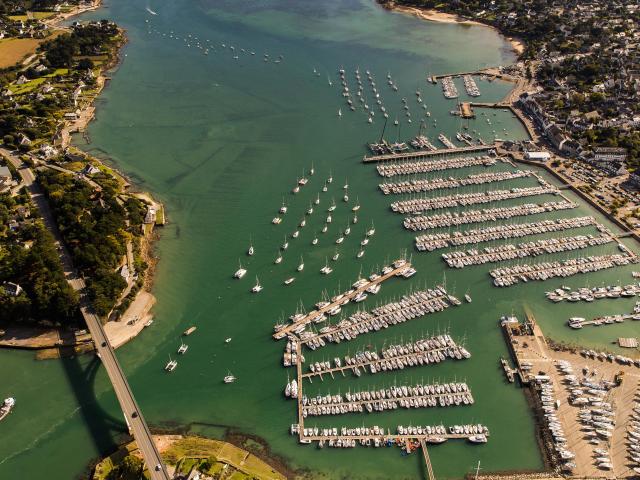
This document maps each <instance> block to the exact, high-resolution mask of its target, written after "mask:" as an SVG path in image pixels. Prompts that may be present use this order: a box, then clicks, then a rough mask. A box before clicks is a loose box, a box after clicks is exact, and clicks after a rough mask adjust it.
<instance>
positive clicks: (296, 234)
mask: <svg viewBox="0 0 640 480" xmlns="http://www.w3.org/2000/svg"><path fill="white" fill-rule="evenodd" d="M298 235H300V232H299V231H298V230H296V231H295V232H293V233H292V234H291V236H292V237H293V238H298Z"/></svg>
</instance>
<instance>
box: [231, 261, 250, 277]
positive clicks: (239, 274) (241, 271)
mask: <svg viewBox="0 0 640 480" xmlns="http://www.w3.org/2000/svg"><path fill="white" fill-rule="evenodd" d="M238 264H239V268H238V270H236V273H234V274H233V276H234V278H237V279H240V278H242V277H244V275H245V274H246V273H247V270H246V269H244V268H242V263H241V262H240V261H238Z"/></svg>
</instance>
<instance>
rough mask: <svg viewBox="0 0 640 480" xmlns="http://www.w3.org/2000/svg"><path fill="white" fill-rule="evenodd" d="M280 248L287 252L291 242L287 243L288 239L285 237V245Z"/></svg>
mask: <svg viewBox="0 0 640 480" xmlns="http://www.w3.org/2000/svg"><path fill="white" fill-rule="evenodd" d="M280 248H281V249H282V250H286V249H287V248H289V242H287V237H284V243H283V244H282V246H281V247H280Z"/></svg>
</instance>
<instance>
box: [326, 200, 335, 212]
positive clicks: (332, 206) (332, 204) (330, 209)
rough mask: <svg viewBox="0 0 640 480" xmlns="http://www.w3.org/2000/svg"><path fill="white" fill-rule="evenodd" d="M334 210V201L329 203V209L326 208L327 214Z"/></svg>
mask: <svg viewBox="0 0 640 480" xmlns="http://www.w3.org/2000/svg"><path fill="white" fill-rule="evenodd" d="M335 209H336V202H335V200H332V201H331V206H330V207H329V208H327V212H333V211H334V210H335Z"/></svg>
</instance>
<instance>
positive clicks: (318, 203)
mask: <svg viewBox="0 0 640 480" xmlns="http://www.w3.org/2000/svg"><path fill="white" fill-rule="evenodd" d="M314 203H315V204H316V205H320V194H318V196H317V197H316V201H315V202H314Z"/></svg>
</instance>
